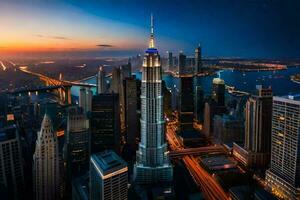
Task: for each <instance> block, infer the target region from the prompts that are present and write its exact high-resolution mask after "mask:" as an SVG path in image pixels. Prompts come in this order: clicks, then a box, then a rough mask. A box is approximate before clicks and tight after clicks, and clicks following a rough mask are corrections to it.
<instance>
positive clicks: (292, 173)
mask: <svg viewBox="0 0 300 200" xmlns="http://www.w3.org/2000/svg"><path fill="white" fill-rule="evenodd" d="M299 97H300V95H298V96H288V97H274V98H273V116H272V136H271V167H270V169H269V170H267V173H266V183H267V186H268V187H269V189H270V190H271V191H272V193H274V194H275V195H276V196H278V197H280V198H283V199H299V198H300V151H299V150H300V98H299Z"/></svg>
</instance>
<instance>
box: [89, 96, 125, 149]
mask: <svg viewBox="0 0 300 200" xmlns="http://www.w3.org/2000/svg"><path fill="white" fill-rule="evenodd" d="M90 121H91V122H90V124H91V153H97V152H100V151H103V150H105V149H113V150H115V151H116V152H119V151H120V142H121V141H120V140H121V139H120V105H119V94H115V93H111V94H109V93H107V94H98V95H95V96H93V100H92V112H91V119H90Z"/></svg>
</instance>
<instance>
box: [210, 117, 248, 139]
mask: <svg viewBox="0 0 300 200" xmlns="http://www.w3.org/2000/svg"><path fill="white" fill-rule="evenodd" d="M244 127H245V126H244V121H243V120H240V119H238V118H236V117H235V116H232V115H225V114H224V115H215V116H214V129H213V131H214V134H213V139H214V143H217V144H231V143H233V142H242V141H243V139H244Z"/></svg>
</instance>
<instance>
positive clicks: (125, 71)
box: [119, 59, 131, 133]
mask: <svg viewBox="0 0 300 200" xmlns="http://www.w3.org/2000/svg"><path fill="white" fill-rule="evenodd" d="M120 71H121V79H120V85H119V87H120V89H119V100H120V121H121V132H122V133H124V132H125V130H126V121H125V120H126V116H125V115H126V110H125V109H126V108H125V94H124V91H125V90H124V80H125V79H126V78H130V77H131V61H130V59H129V61H128V63H127V64H126V65H122V66H121V67H120Z"/></svg>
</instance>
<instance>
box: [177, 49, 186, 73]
mask: <svg viewBox="0 0 300 200" xmlns="http://www.w3.org/2000/svg"><path fill="white" fill-rule="evenodd" d="M185 65H186V55H184V54H183V52H182V51H181V52H180V53H179V56H178V75H179V76H180V75H183V74H185Z"/></svg>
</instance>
